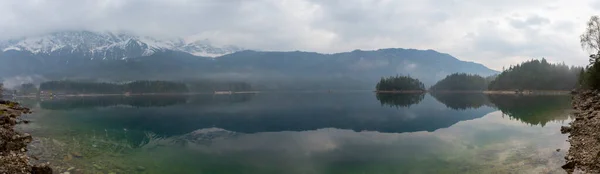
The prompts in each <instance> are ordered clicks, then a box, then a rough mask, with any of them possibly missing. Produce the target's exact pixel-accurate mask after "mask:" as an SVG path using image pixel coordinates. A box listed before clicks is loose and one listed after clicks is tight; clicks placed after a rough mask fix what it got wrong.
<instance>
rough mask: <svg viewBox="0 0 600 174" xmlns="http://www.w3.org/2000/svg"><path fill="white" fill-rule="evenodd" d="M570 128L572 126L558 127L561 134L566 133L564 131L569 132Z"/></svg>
mask: <svg viewBox="0 0 600 174" xmlns="http://www.w3.org/2000/svg"><path fill="white" fill-rule="evenodd" d="M571 129H572V128H571V127H569V126H561V127H560V132H561V133H563V134H566V133H569V132H571Z"/></svg>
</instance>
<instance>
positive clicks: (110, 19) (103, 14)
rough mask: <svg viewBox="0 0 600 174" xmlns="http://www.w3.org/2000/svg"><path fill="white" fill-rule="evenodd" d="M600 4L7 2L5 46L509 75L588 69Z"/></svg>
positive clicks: (479, 0) (0, 20) (3, 5)
mask: <svg viewBox="0 0 600 174" xmlns="http://www.w3.org/2000/svg"><path fill="white" fill-rule="evenodd" d="M599 11H600V0H0V39H10V38H17V37H23V36H31V35H40V34H44V33H49V32H56V31H64V30H92V31H127V32H133V33H136V34H139V35H147V36H153V37H163V38H171V37H182V38H185V39H188V40H199V39H208V40H210V41H211V42H213V43H215V44H230V45H236V46H240V47H244V48H248V49H257V50H265V51H296V50H300V51H313V52H321V53H336V52H346V51H352V50H356V49H361V50H374V49H379V48H415V49H433V50H437V51H439V52H444V53H448V54H451V55H453V56H455V57H457V58H459V59H461V60H466V61H473V62H477V63H482V64H484V65H485V66H487V67H490V68H492V69H496V70H502V68H503V67H508V66H510V65H513V64H518V63H520V62H522V61H525V60H530V59H539V58H546V59H547V60H548V61H550V62H555V63H561V62H564V63H566V64H568V65H586V64H587V57H588V56H587V55H588V53H587V52H586V51H585V50H583V49H581V46H580V44H579V35H581V34H582V33H583V31H584V30H585V27H586V22H587V20H589V18H590V17H591V16H592V15H597V13H596V12H599Z"/></svg>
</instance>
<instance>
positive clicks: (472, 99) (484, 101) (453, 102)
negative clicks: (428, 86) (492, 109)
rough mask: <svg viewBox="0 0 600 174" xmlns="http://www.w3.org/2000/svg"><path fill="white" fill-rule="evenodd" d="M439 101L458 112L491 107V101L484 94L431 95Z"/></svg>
mask: <svg viewBox="0 0 600 174" xmlns="http://www.w3.org/2000/svg"><path fill="white" fill-rule="evenodd" d="M431 96H433V97H434V98H435V99H436V100H437V101H439V102H440V103H444V105H446V106H447V107H449V108H452V109H457V110H467V109H477V108H479V107H482V106H490V101H489V99H488V97H487V95H486V94H483V93H443V92H441V93H431Z"/></svg>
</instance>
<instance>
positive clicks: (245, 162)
mask: <svg viewBox="0 0 600 174" xmlns="http://www.w3.org/2000/svg"><path fill="white" fill-rule="evenodd" d="M22 103H24V104H25V105H27V106H29V107H31V108H32V109H33V111H34V114H31V115H28V116H26V118H27V119H30V120H32V123H30V124H27V125H21V126H20V127H19V129H21V130H22V131H25V132H29V133H31V134H32V135H33V136H34V138H35V140H34V142H33V143H31V145H30V152H29V153H30V154H31V155H33V156H36V157H37V158H38V159H39V161H38V162H46V161H48V162H50V163H51V164H53V165H54V166H55V169H56V171H57V172H65V171H69V172H70V173H511V172H513V173H564V171H562V170H561V169H560V166H561V165H562V164H563V163H564V160H563V157H564V155H565V153H566V151H567V148H568V146H569V144H568V142H566V139H567V137H566V135H562V134H560V131H559V130H560V126H561V125H566V124H568V122H569V121H570V117H569V108H570V96H512V95H493V96H487V95H483V94H436V95H433V96H432V95H429V94H427V95H414V94H413V95H408V94H402V95H380V96H376V95H375V94H373V93H369V92H352V93H264V94H243V95H237V94H236V95H195V96H137V97H115V96H113V97H85V98H58V99H43V100H22ZM557 149H561V150H560V151H557Z"/></svg>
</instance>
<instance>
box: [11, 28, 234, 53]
mask: <svg viewBox="0 0 600 174" xmlns="http://www.w3.org/2000/svg"><path fill="white" fill-rule="evenodd" d="M11 50H12V51H21V52H29V53H31V54H34V55H54V56H57V55H58V56H61V55H66V54H69V55H78V57H82V58H87V59H91V60H94V59H104V60H105V59H112V60H115V59H127V58H134V57H141V56H149V55H153V54H154V53H157V52H165V51H181V52H186V53H190V54H193V55H196V56H204V57H218V56H221V55H225V54H230V53H233V52H237V51H241V50H242V49H241V48H238V47H235V46H225V47H215V46H212V45H210V43H209V42H208V41H206V40H204V41H195V42H185V41H184V40H183V39H180V38H177V39H170V40H161V39H155V38H152V37H147V36H136V35H132V34H124V33H112V32H90V31H66V32H56V33H51V34H47V35H42V36H36V37H25V38H21V39H13V40H8V41H0V51H2V52H8V51H11Z"/></svg>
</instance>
